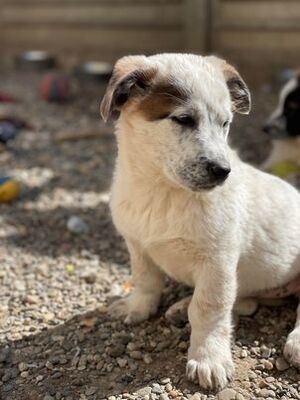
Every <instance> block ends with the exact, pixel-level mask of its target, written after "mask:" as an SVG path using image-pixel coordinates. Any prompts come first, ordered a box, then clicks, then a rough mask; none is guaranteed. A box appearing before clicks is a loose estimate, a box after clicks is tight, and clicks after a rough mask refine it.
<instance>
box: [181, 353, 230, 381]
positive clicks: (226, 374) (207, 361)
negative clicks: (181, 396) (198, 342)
mask: <svg viewBox="0 0 300 400" xmlns="http://www.w3.org/2000/svg"><path fill="white" fill-rule="evenodd" d="M201 353H202V354H203V356H202V357H199V356H198V357H195V358H193V357H192V358H190V359H189V361H188V363H187V366H186V374H187V377H188V379H190V380H191V381H196V382H198V383H199V385H200V386H201V387H203V388H204V389H223V388H224V387H225V386H226V385H227V383H228V382H229V381H230V380H231V379H232V376H233V373H234V366H233V361H232V358H231V354H229V355H227V356H226V355H225V354H224V353H223V354H222V351H221V350H220V349H219V350H218V351H217V352H216V353H215V354H212V353H211V354H209V353H207V352H205V351H204V352H202V351H201ZM205 353H206V355H204V354H205Z"/></svg>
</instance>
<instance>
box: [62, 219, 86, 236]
mask: <svg viewBox="0 0 300 400" xmlns="http://www.w3.org/2000/svg"><path fill="white" fill-rule="evenodd" d="M67 228H68V229H69V231H70V232H72V233H75V234H77V235H80V234H83V233H87V232H88V230H89V229H88V226H87V224H86V223H85V222H84V221H83V220H82V219H81V218H80V217H78V216H77V215H72V216H71V217H70V218H69V219H68V222H67Z"/></svg>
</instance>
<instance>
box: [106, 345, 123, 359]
mask: <svg viewBox="0 0 300 400" xmlns="http://www.w3.org/2000/svg"><path fill="white" fill-rule="evenodd" d="M124 352H125V346H124V345H123V344H121V343H118V344H116V345H113V347H111V348H109V349H108V350H107V353H108V354H109V355H110V356H111V357H120V356H121V355H123V354H124Z"/></svg>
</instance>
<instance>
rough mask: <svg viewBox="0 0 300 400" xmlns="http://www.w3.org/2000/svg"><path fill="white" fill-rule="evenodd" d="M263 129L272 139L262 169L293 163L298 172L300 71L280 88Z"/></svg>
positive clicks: (299, 161)
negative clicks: (275, 102) (276, 101)
mask: <svg viewBox="0 0 300 400" xmlns="http://www.w3.org/2000/svg"><path fill="white" fill-rule="evenodd" d="M263 129H264V131H265V132H266V133H267V134H268V135H270V137H271V138H272V139H273V149H272V151H271V154H270V156H269V157H268V159H267V160H266V161H265V162H264V164H263V166H262V167H263V168H264V169H266V170H267V169H270V168H271V167H272V166H273V165H274V164H276V163H278V162H293V163H295V164H296V166H298V169H299V172H300V71H299V72H298V73H296V74H295V76H294V77H293V78H292V79H290V80H289V81H288V82H287V83H286V84H285V86H284V87H283V88H282V90H281V93H280V95H279V103H278V105H277V107H276V109H275V111H274V112H273V113H272V114H271V116H270V118H269V119H268V121H267V123H266V124H265V126H264V128H263Z"/></svg>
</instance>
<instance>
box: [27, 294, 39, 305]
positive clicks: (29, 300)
mask: <svg viewBox="0 0 300 400" xmlns="http://www.w3.org/2000/svg"><path fill="white" fill-rule="evenodd" d="M39 301H40V299H39V297H38V296H34V295H32V294H28V295H27V296H26V297H25V303H27V304H38V303H39Z"/></svg>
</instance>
